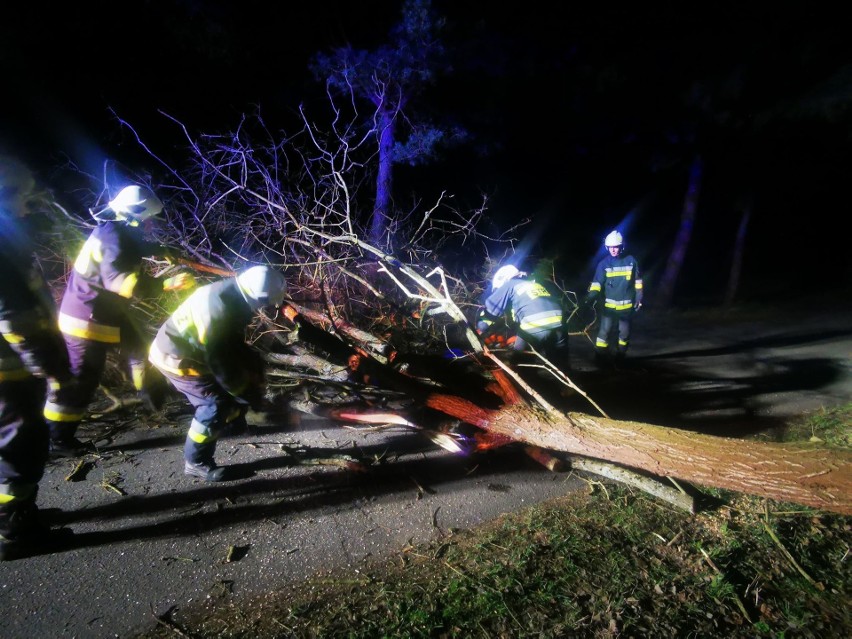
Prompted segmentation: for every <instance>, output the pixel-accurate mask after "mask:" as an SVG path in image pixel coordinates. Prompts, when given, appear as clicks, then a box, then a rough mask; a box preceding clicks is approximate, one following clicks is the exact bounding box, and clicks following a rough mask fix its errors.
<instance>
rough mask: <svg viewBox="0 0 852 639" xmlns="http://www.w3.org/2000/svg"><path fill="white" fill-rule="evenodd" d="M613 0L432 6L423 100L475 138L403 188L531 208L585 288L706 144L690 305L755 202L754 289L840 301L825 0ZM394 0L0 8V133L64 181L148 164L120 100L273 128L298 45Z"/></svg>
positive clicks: (829, 26) (722, 273) (302, 74)
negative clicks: (445, 59) (434, 55)
mask: <svg viewBox="0 0 852 639" xmlns="http://www.w3.org/2000/svg"><path fill="white" fill-rule="evenodd" d="M609 4H613V3H609ZM614 4H615V6H614V7H611V6H609V5H607V7H606V9H604V8H601V5H599V4H598V3H582V4H581V3H552V2H524V3H491V2H460V1H451V0H446V1H435V2H433V6H434V7H435V9H436V11H437V12H438V13H439V14H440V15H443V16H444V17H446V19H447V24H446V30H445V38H444V43H445V44H446V45H447V46H448V47H449V49H450V50H451V51H452V52H453V56H454V58H453V70H452V73H451V74H449V75H447V76H445V77H442V78H440V79H439V81H438V83H437V84H436V85H435V87H434V88H433V89H431V90H430V91H429V92H427V93H426V94H425V95H424V96H423V97H422V102H423V104H422V105H421V106H423V107H424V108H427V109H429V110H430V111H431V112H432V113H435V114H443V115H447V116H450V117H452V118H453V119H454V120H456V121H457V122H459V123H460V124H462V125H464V126H465V127H466V128H467V130H468V131H469V133H470V134H471V136H472V138H471V141H470V143H468V144H466V145H464V146H462V147H458V148H453V149H447V150H446V151H445V152H444V154H443V155H442V157H441V159H440V160H439V161H438V162H437V163H435V164H433V165H431V166H429V167H417V168H403V169H401V170H400V171H399V173H398V176H397V177H398V179H397V183H396V189H397V191H396V194H395V195H396V198H397V201H408V200H410V199H411V198H410V197H408V196H407V193H408V192H409V191H411V192H416V193H418V194H419V195H420V196H421V197H422V198H423V199H425V200H429V199H430V198H434V196H435V195H436V194H437V193H440V192H441V191H449V192H451V193H454V194H456V196H457V201H458V202H457V203H459V204H460V205H463V204H465V203H466V204H469V205H470V206H475V205H477V204H478V203H479V194H480V193H482V192H485V193H488V194H489V197H490V215H491V218H492V220H493V223H494V224H495V225H502V224H506V223H509V222H511V221H513V220H517V219H520V218H526V217H530V218H532V219H533V220H534V221H533V224H532V225H531V226H530V228H529V231H530V232H533V231H535V232H537V233H540V236H539V237H540V240H539V242H540V244H539V246H538V251H539V253H540V254H541V255H542V256H550V257H557V258H558V262H557V264H558V266H559V268H560V269H561V270H562V274H563V275H564V276H565V277H566V279H568V280H569V281H570V280H572V279H576V280H577V282H578V283H579V282H580V281H582V280H583V279H584V278H585V277H586V275H587V274H586V269H587V268H588V267H589V264H590V262H591V260H592V259H593V258H594V256H595V255H596V251H598V250H599V248H600V245H601V243H602V240H603V237H604V235H605V234H606V233H607V232H608V231H610V230H612V228H614V227H619V228H621V229H622V230H623V231H624V232H625V235H626V236H627V241H628V249H629V250H630V251H631V252H633V253H634V255H636V256H637V257H638V258H639V259H640V264H643V265H644V270H645V275H646V286H648V287H653V282H654V280H655V278H658V277H659V276H660V275H661V273H662V268H663V266H664V264H665V259H666V257H667V255H668V252H669V250H670V247H671V243H672V240H673V237H674V233H675V231H676V228H677V224H678V220H679V217H680V212H681V207H682V204H683V199H684V194H685V190H686V184H687V182H686V179H687V172H688V170H689V166H690V164H691V162H692V161H693V160H694V158H695V157H697V156H700V157H701V158H702V160H703V165H704V180H703V183H702V190H701V193H700V198H699V203H698V213H697V222H696V227H695V229H694V231H695V233H694V237H693V244H692V246H691V248H690V253H689V257H688V260H687V264H686V267H685V271H684V273H682V275H681V280H680V282H679V286H678V291H679V296H680V297H681V298H682V299H684V300H693V299H694V300H696V301H698V300H700V301H702V302H706V303H713V302H715V301H718V299H721V295H722V293H723V288H724V281H725V278H726V277H727V267H726V266H724V265H725V264H726V263H727V261H728V260H729V258H730V254H731V250H732V245H733V236H734V232H735V230H736V226H737V224H738V222H739V212H740V211H741V210H742V208H743V206H745V205H750V206H751V207H752V210H753V219H752V224H751V227H750V229H749V236H748V243H747V247H746V263H745V267H744V268H745V271H744V275H743V277H744V282H743V295H744V296H745V297H746V299H750V298H754V299H767V300H776V301H780V300H779V298H782V297H784V296H789V297H797V296H800V295H803V294H808V293H823V292H824V293H825V294H826V295H827V296H848V294H849V292H850V290H852V287H850V284H849V282H850V280H852V267H850V260H848V259H847V257H846V252H847V250H846V246H845V244H846V242H845V235H846V233H848V231H845V228H844V227H845V226H846V225H847V224H848V222H847V221H846V218H848V210H849V202H848V189H847V185H848V184H849V183H850V175H852V172H850V171H852V147H851V146H850V141H852V140H850V133H852V127H850V125H852V118H850V114H851V113H852V110H850V105H852V45H850V40H852V39H850V38H849V35H848V33H847V31H848V28H847V26H848V22H847V21H846V20H845V19H844V18H843V17H842V10H841V5H840V4H835V3H804V2H771V3H770V2H747V3H742V2H739V3H734V2H714V3H707V6H706V8H704V9H701V8H697V7H696V6H694V4H695V3H675V2H658V3H636V2H633V3H621V4H619V3H614ZM400 6H401V3H400V2H388V1H381V2H369V1H367V2H330V1H324V0H313V1H311V2H306V3H296V2H280V3H273V2H268V1H263V2H258V1H254V0H243V1H241V2H225V1H223V0H216V1H208V2H201V1H188V0H175V1H167V0H159V1H154V0H150V1H146V2H121V3H117V2H91V1H90V2H85V1H84V2H74V3H54V2H43V1H38V0H31V1H30V2H29V3H22V4H21V5H20V6H15V7H12V8H11V9H10V8H8V7H4V18H3V21H2V23H0V64H2V72H3V75H2V77H3V85H4V87H5V91H4V96H3V98H2V102H3V104H2V107H0V109H2V112H1V113H0V115H1V116H2V118H0V145H2V146H3V147H5V148H6V149H7V150H13V151H15V152H18V153H20V154H21V155H22V156H23V157H24V158H25V159H26V160H27V161H28V162H30V163H31V164H32V165H33V166H34V168H36V169H37V170H38V171H39V173H40V174H42V175H44V176H46V177H50V178H51V179H56V180H58V179H59V178H58V177H57V176H58V175H59V174H60V173H61V171H59V167H61V166H62V164H63V163H65V162H66V161H67V160H70V161H71V162H73V163H74V164H75V165H77V166H79V167H80V168H82V169H83V170H86V171H91V172H94V173H97V171H98V168H99V165H100V164H101V163H102V162H103V160H104V159H105V158H107V157H111V158H114V159H117V160H118V161H120V162H124V163H126V164H128V165H132V164H133V163H134V162H137V161H141V160H140V157H139V150H138V147H137V146H136V145H135V143H134V142H133V141H132V140H131V139H129V137H128V135H127V132H126V131H125V130H122V128H121V127H119V126H118V124H117V122H116V121H115V118H114V116H113V115H112V111H114V112H115V113H116V114H118V116H119V117H121V118H123V119H125V120H127V121H129V122H131V123H132V124H133V125H134V126H135V127H136V128H137V130H138V131H140V133H141V134H142V135H143V136H144V137H145V139H146V141H148V142H150V143H151V144H153V145H154V146H155V147H156V148H157V150H158V151H160V152H162V153H165V154H169V153H172V152H174V149H175V146H176V145H178V144H180V143H181V141H180V140H179V139H177V137H176V136H175V134H174V125H172V124H170V123H168V122H167V121H166V119H165V118H163V116H161V115H160V114H159V113H158V111H164V112H166V113H168V114H170V115H172V116H173V117H175V118H177V119H178V120H180V121H181V122H183V123H185V124H187V125H188V126H190V128H191V129H192V130H194V131H196V132H204V133H222V132H228V131H231V130H233V129H234V128H235V127H236V126H237V125H238V123H239V118H240V115H241V114H243V113H249V112H253V111H254V110H255V109H256V108H258V106H259V107H260V108H261V110H262V113H263V115H264V117H265V119H266V121H267V122H268V123H270V124H272V125H273V128H288V127H290V126H291V125H292V124H293V123H294V121H295V120H294V112H295V109H296V108H297V107H298V106H299V104H305V105H306V106H307V107H308V108H310V107H311V105H312V104H316V102H315V101H317V100H321V99H322V96H321V94H320V93H319V89H320V88H321V87H320V86H319V85H318V84H317V83H315V82H314V81H313V79H312V76H311V74H310V72H309V69H308V62H309V59H310V58H311V56H312V55H313V54H315V53H317V52H321V51H326V52H327V51H329V50H330V48H331V47H334V46H339V45H342V44H344V43H350V44H352V45H354V46H356V47H359V48H374V47H375V46H376V45H378V44H380V43H383V42H384V41H385V40H386V35H387V33H388V31H389V29H390V27H391V26H392V25H393V24H394V23H395V22H397V21H398V20H399V17H400ZM119 11H120V13H118V12H119ZM57 183H61V182H57ZM63 196H64V197H67V198H69V199H70V200H72V204H76V205H77V206H79V207H86V206H88V205H89V204H90V203H88V202H77V203H75V202H73V199H74V197H75V193H73V192H71V193H64V194H63ZM598 255H600V253H598ZM709 265H712V268H711V267H710V266H709Z"/></svg>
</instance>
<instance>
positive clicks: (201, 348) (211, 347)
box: [148, 278, 262, 396]
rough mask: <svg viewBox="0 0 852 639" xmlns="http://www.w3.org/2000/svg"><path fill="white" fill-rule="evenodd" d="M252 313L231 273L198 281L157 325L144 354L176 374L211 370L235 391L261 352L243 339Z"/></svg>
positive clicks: (244, 384)
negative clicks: (208, 281) (204, 282)
mask: <svg viewBox="0 0 852 639" xmlns="http://www.w3.org/2000/svg"><path fill="white" fill-rule="evenodd" d="M253 316H254V313H253V311H252V309H251V307H250V306H249V305H248V303H247V302H246V301H245V298H243V296H242V293H240V291H239V289H238V288H237V283H236V280H235V279H234V278H229V279H226V280H221V281H219V282H214V283H212V284H208V285H206V286H202V287H200V288H198V289H196V290H195V291H194V292H193V293H192V294H191V295H190V296H189V297H188V298H186V300H184V302H183V303H182V304H181V305H180V306H179V307H178V308H177V310H176V311H175V312H174V313H172V315H171V317H169V319H168V320H166V322H165V323H164V324H163V325H162V326H161V327H160V330H159V331H157V336H156V337H155V338H154V342H153V343H152V344H151V348H150V350H149V352H148V359H149V361H150V362H151V363H152V364H154V365H155V366H156V367H157V368H159V369H160V370H162V371H164V372H166V373H169V374H171V375H175V376H178V377H189V376H200V375H213V376H214V377H215V378H216V381H217V382H219V384H221V386H222V387H223V388H225V389H226V390H227V391H228V392H229V393H231V394H232V395H234V396H240V395H241V394H242V393H244V392H245V391H246V389H247V388H248V387H249V385H250V384H251V382H252V374H253V373H254V372H255V371H256V370H257V369H258V368H259V367H262V363H261V360H260V355H259V354H258V353H257V352H256V351H255V350H254V349H252V348H250V347H249V346H248V345H247V344H246V343H245V331H246V327H247V326H248V325H249V323H250V322H251V320H252V318H253Z"/></svg>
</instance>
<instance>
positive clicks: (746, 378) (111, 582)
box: [0, 305, 852, 639]
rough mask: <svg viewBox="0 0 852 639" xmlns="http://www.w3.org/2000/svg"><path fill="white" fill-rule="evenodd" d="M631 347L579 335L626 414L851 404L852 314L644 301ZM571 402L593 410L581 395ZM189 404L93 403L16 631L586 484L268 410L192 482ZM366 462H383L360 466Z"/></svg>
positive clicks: (201, 592)
mask: <svg viewBox="0 0 852 639" xmlns="http://www.w3.org/2000/svg"><path fill="white" fill-rule="evenodd" d="M634 335H635V337H634V341H633V346H632V351H631V357H630V360H629V362H628V364H627V365H626V366H624V367H623V368H622V369H620V370H611V369H606V370H601V369H599V368H597V367H596V366H595V364H594V361H593V347H592V345H591V342H590V341H589V340H587V339H585V338H583V337H581V336H575V337H574V338H572V339H573V341H572V344H573V346H572V362H573V366H574V372H573V375H572V376H573V378H574V379H575V381H576V382H577V383H578V384H579V385H580V386H581V388H583V389H584V390H585V391H586V392H587V393H588V394H589V395H590V396H591V397H592V398H594V399H595V401H596V402H597V403H598V404H599V405H600V406H601V407H602V408H603V409H604V410H605V411H606V412H607V414H608V415H609V416H610V417H612V418H615V419H630V420H634V421H646V422H650V423H654V424H659V425H663V426H670V427H676V428H682V429H690V430H699V431H702V432H706V433H711V434H715V435H721V436H734V437H736V436H743V435H746V434H750V433H754V432H766V431H769V432H771V431H772V430H773V429H778V428H783V426H784V424H785V423H786V421H787V420H789V419H790V418H791V417H794V416H797V415H800V414H802V413H805V412H810V411H813V410H817V409H819V408H821V407H830V406H836V405H841V404H844V403H847V402H849V401H852V357H850V356H851V355H852V309H850V308H848V307H847V308H846V309H844V310H843V311H838V310H837V309H832V311H831V312H830V313H825V312H817V311H815V310H813V309H812V308H810V307H808V306H807V305H805V306H803V307H801V310H799V311H797V312H788V311H785V312H784V313H780V312H771V311H767V310H766V309H759V310H754V311H749V310H742V309H740V310H738V311H737V312H732V313H722V312H721V311H712V312H710V311H707V312H696V313H682V312H681V313H671V314H664V313H655V312H653V310H651V311H649V312H645V311H644V310H643V312H642V313H641V314H640V315H639V316H638V317H637V319H636V323H635V329H634ZM108 405H109V402H102V404H101V407H106V406H108ZM564 408H565V409H566V410H574V411H587V412H590V413H591V412H593V409H592V408H591V407H590V406H589V405H588V403H587V402H585V400H583V399H582V398H581V397H577V396H575V397H572V398H571V399H569V400H567V402H566V405H565V407H564ZM189 418H190V411H189V410H187V407H186V406H185V405H184V404H183V403H182V402H180V401H178V402H174V403H171V404H170V405H169V407H168V410H167V411H166V412H165V413H164V415H163V416H161V417H160V418H159V419H157V420H151V418H150V416H148V415H146V414H145V413H144V412H137V411H136V410H135V409H129V410H123V411H118V412H115V413H110V414H107V415H104V416H101V417H93V418H92V420H91V421H90V422H89V423H88V424H87V425H85V427H84V429H83V432H82V433H81V435H90V436H92V437H93V438H94V439H97V441H98V447H99V452H98V454H97V455H92V456H90V457H87V458H86V459H84V460H81V463H79V464H78V463H77V462H72V461H68V460H65V461H58V462H53V463H51V464H50V466H49V467H48V469H47V474H46V476H45V479H44V481H43V483H42V487H41V493H40V498H39V501H40V505H41V507H42V509H43V510H44V512H45V516H46V518H47V519H48V520H49V521H50V522H51V523H52V524H54V525H63V526H67V527H69V528H71V529H72V530H74V532H75V538H74V542H73V543H72V544H71V546H70V547H69V548H67V549H64V550H63V551H61V552H56V553H52V554H44V555H40V556H36V557H31V558H27V559H21V560H18V561H14V562H7V563H4V564H2V565H0V583H1V584H2V591H0V601H2V603H3V606H4V610H5V611H6V612H5V613H4V615H2V616H0V636H2V637H4V638H7V639H13V638H18V637H21V638H23V637H34V636H42V637H60V636H61V637H80V638H84V637H98V638H102V637H130V636H133V635H134V634H136V633H137V632H139V631H141V630H143V629H145V628H149V627H151V626H153V625H154V624H155V623H156V622H155V616H157V615H162V614H164V613H166V612H167V611H172V612H173V615H174V618H175V619H178V620H179V618H180V613H181V611H182V610H189V609H191V608H192V607H194V606H197V605H198V604H201V603H209V602H210V601H211V600H213V601H216V600H221V601H229V600H236V599H239V598H241V597H245V596H248V595H251V594H258V593H262V592H265V591H268V590H270V589H273V588H275V587H276V586H278V585H282V584H286V583H293V582H296V581H298V580H299V579H302V578H304V577H306V576H308V575H310V574H313V573H314V572H317V571H321V570H326V569H331V568H337V567H349V568H351V569H352V570H358V568H359V566H362V565H363V563H364V562H366V561H370V560H373V559H377V558H382V557H386V556H389V555H391V554H392V553H394V552H396V551H399V550H400V549H402V548H405V547H407V546H409V545H411V544H416V543H419V542H423V541H431V540H435V539H437V538H440V536H441V535H445V534H446V533H447V532H449V531H450V530H451V529H457V528H465V527H470V526H475V525H477V524H478V523H481V522H484V521H489V520H491V519H493V518H495V517H496V516H498V515H499V514H501V513H503V512H509V511H514V510H518V509H522V508H524V507H526V506H529V505H531V504H534V503H538V502H541V501H544V500H547V499H549V498H551V497H556V496H560V495H564V494H566V493H567V492H569V491H572V490H576V489H577V488H578V487H581V486H584V483H583V481H582V480H581V479H580V478H579V477H578V476H577V475H576V474H572V473H551V472H550V471H548V470H546V469H545V468H543V467H542V466H541V465H539V464H537V463H536V462H534V461H533V460H532V459H530V458H529V457H527V456H526V455H525V454H524V453H523V452H522V450H521V448H520V447H507V448H504V449H499V450H495V451H491V452H489V453H483V454H479V455H475V456H470V457H465V456H459V455H453V454H450V453H448V452H446V451H444V450H442V449H440V448H438V447H437V446H435V445H434V444H433V443H432V442H431V441H429V440H428V439H426V438H425V437H423V436H422V435H421V434H420V433H418V432H414V431H411V430H402V429H399V430H390V431H388V430H386V431H381V432H374V431H365V430H351V429H348V428H345V427H343V426H342V425H340V424H336V423H332V422H329V421H327V420H320V419H316V418H308V417H304V418H302V419H289V420H288V419H284V418H282V417H281V416H280V415H274V414H269V415H265V416H259V415H256V416H254V418H253V422H254V424H253V425H254V429H253V432H252V433H250V434H247V435H244V436H240V437H235V438H229V439H225V440H223V441H222V442H221V444H220V447H219V453H218V455H217V458H218V459H219V461H220V462H221V463H226V464H230V465H233V466H234V467H235V469H236V471H237V475H238V477H239V478H238V479H237V480H236V481H233V482H228V483H224V484H215V485H211V484H205V483H204V482H201V481H200V480H198V479H191V478H188V477H185V476H184V475H183V472H182V459H181V450H182V443H183V439H184V436H185V432H186V428H187V426H188V422H189ZM355 460H360V461H362V462H367V463H369V469H368V470H367V471H366V472H362V471H359V470H358V467H357V466H353V465H352V462H353V461H355Z"/></svg>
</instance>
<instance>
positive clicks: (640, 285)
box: [633, 280, 642, 291]
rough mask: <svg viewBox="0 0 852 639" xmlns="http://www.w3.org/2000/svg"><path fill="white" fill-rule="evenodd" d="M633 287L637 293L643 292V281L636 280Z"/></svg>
mask: <svg viewBox="0 0 852 639" xmlns="http://www.w3.org/2000/svg"><path fill="white" fill-rule="evenodd" d="M633 287H634V288H635V289H636V290H637V291H641V290H642V280H636V283H635V284H634V285H633Z"/></svg>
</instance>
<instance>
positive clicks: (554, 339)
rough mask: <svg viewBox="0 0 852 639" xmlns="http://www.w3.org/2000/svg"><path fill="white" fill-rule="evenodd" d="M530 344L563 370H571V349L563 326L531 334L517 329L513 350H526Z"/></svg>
mask: <svg viewBox="0 0 852 639" xmlns="http://www.w3.org/2000/svg"><path fill="white" fill-rule="evenodd" d="M530 346H532V347H533V348H534V349H535V350H536V351H537V352H539V353H541V354H542V355H543V356H544V358H545V359H547V360H548V361H549V362H551V363H552V364H553V365H554V366H556V368H558V369H559V370H561V371H563V372H568V371H570V370H571V351H570V348H569V343H568V331H567V330H566V329H565V327H564V326H559V327H557V328H552V329H549V330H545V331H539V332H538V333H535V334H531V333H527V332H526V331H521V330H519V331H518V333H517V335H516V336H515V342H514V344H513V346H512V348H513V349H514V350H515V351H518V352H520V351H528V350H529V347H530Z"/></svg>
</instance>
